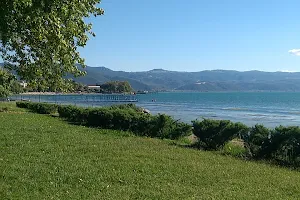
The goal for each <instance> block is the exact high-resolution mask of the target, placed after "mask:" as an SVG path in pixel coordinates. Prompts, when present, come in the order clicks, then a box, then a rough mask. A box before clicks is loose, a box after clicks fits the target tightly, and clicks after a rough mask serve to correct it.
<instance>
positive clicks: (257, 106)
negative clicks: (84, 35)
mask: <svg viewBox="0 0 300 200" xmlns="http://www.w3.org/2000/svg"><path fill="white" fill-rule="evenodd" d="M93 96H94V97H95V99H96V98H97V96H96V95H89V97H93ZM137 97H138V100H139V101H138V102H137V105H138V106H141V107H144V108H146V109H148V110H150V111H151V113H153V114H156V113H166V114H168V115H171V116H173V117H174V118H176V119H180V120H182V121H185V122H190V121H191V120H195V119H197V118H198V119H201V118H202V117H204V118H213V119H229V120H232V121H237V122H243V123H245V124H247V125H250V126H251V125H254V124H257V123H260V124H264V125H266V126H268V127H275V126H278V125H297V126H298V125H300V93H273V92H270V93H262V92H251V93H241V92H240V93H237V92H235V93H151V94H145V95H138V96H137ZM31 98H33V97H31ZM34 98H35V99H33V100H35V101H50V102H51V101H52V102H54V101H57V102H58V103H64V104H69V103H70V104H76V105H83V106H93V107H95V106H101V105H103V103H100V102H98V103H96V102H86V101H82V95H77V96H75V95H66V96H64V97H63V98H60V99H59V98H57V97H55V96H40V97H34ZM55 99H56V100H55ZM58 99H59V100H58Z"/></svg>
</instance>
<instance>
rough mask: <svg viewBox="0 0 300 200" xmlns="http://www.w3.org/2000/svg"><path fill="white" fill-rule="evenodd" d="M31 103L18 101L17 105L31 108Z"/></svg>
mask: <svg viewBox="0 0 300 200" xmlns="http://www.w3.org/2000/svg"><path fill="white" fill-rule="evenodd" d="M29 103H30V102H26V101H17V102H16V105H17V107H19V108H29Z"/></svg>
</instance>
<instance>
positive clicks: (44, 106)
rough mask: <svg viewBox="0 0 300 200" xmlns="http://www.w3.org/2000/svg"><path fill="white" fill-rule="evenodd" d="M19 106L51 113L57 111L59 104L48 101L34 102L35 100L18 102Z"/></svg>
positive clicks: (40, 112)
mask: <svg viewBox="0 0 300 200" xmlns="http://www.w3.org/2000/svg"><path fill="white" fill-rule="evenodd" d="M16 104H17V107H19V108H27V109H29V110H31V111H32V112H35V113H39V114H51V113H55V112H57V105H55V104H48V103H34V102H17V103H16Z"/></svg>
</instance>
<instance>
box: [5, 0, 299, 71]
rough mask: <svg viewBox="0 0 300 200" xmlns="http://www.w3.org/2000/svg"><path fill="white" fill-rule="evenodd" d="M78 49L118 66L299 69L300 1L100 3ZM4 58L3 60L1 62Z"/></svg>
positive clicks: (92, 61) (92, 59) (92, 62)
mask: <svg viewBox="0 0 300 200" xmlns="http://www.w3.org/2000/svg"><path fill="white" fill-rule="evenodd" d="M99 7H102V8H104V10H105V15H104V16H99V17H97V18H91V19H88V20H87V21H91V22H92V23H93V25H94V29H93V31H94V32H95V33H96V34H97V37H96V38H91V40H90V41H89V42H88V44H87V46H86V47H85V48H84V49H81V50H80V53H81V55H82V57H84V58H85V59H86V64H87V65H89V66H94V67H96V66H105V67H108V68H110V69H113V70H124V71H146V70H151V69H154V68H163V69H167V70H174V71H201V70H213V69H227V70H239V71H247V70H261V71H290V72H294V71H300V23H299V19H300V12H299V8H300V1H299V0H285V1H283V0H226V1H225V0H186V1H182V0H181V1H179V0H148V1H146V0H102V3H101V4H100V5H99ZM0 61H1V59H0Z"/></svg>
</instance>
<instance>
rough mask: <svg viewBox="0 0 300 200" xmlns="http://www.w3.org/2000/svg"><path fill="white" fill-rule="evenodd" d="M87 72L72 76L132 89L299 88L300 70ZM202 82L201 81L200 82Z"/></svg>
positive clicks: (287, 89)
mask: <svg viewBox="0 0 300 200" xmlns="http://www.w3.org/2000/svg"><path fill="white" fill-rule="evenodd" d="M85 70H86V71H87V75H86V76H84V77H79V78H74V79H75V80H76V81H78V82H81V83H84V84H88V85H92V84H98V83H99V84H101V83H104V82H107V81H111V80H122V81H128V82H129V83H130V84H131V85H132V87H133V88H134V89H135V90H192V91H300V73H299V72H296V73H288V72H261V71H246V72H239V71H233V70H206V71H200V72H176V71H167V70H163V69H154V70H150V71H145V72H124V71H113V70H110V69H108V68H105V67H89V66H88V67H86V68H85ZM203 82H205V84H200V83H203Z"/></svg>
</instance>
